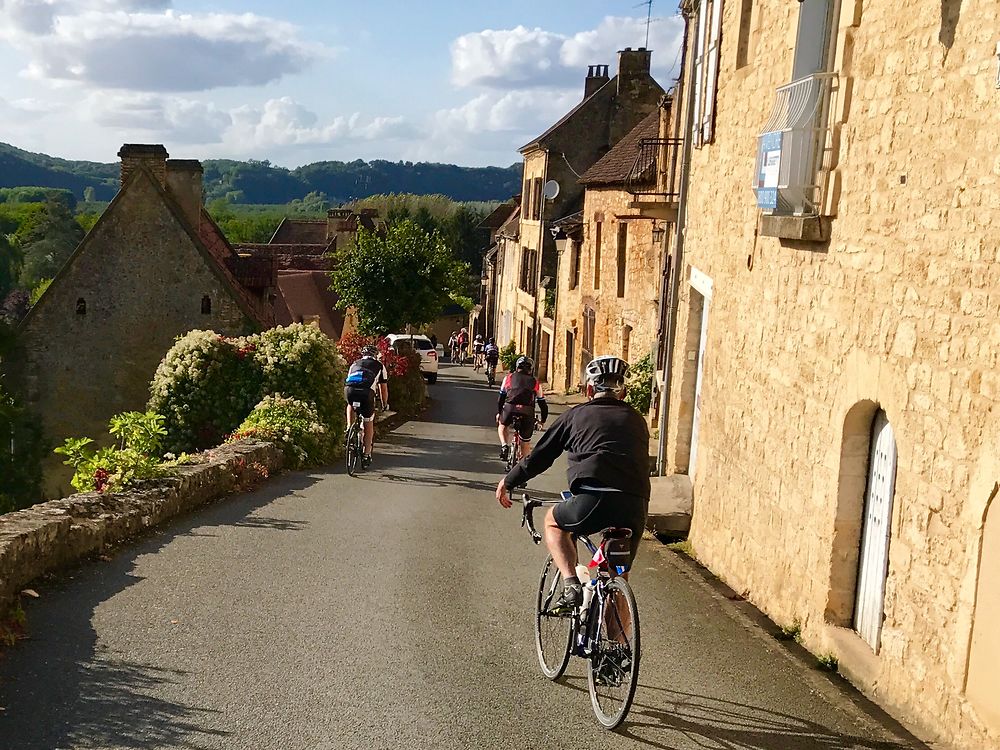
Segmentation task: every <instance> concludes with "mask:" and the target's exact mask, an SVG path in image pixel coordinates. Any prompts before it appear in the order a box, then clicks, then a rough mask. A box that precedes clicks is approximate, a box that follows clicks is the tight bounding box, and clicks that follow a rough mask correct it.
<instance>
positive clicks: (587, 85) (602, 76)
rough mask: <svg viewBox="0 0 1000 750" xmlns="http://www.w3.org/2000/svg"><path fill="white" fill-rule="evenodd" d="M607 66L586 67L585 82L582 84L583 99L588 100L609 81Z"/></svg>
mask: <svg viewBox="0 0 1000 750" xmlns="http://www.w3.org/2000/svg"><path fill="white" fill-rule="evenodd" d="M610 80H611V78H610V77H609V76H608V66H607V65H590V66H588V67H587V80H586V81H585V82H584V84H583V98H584V99H589V98H590V97H591V96H593V94H594V93H595V92H596V91H597V90H598V89H599V88H601V86H603V85H604V84H606V83H607V82H608V81H610Z"/></svg>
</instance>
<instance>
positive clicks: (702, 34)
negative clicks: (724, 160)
mask: <svg viewBox="0 0 1000 750" xmlns="http://www.w3.org/2000/svg"><path fill="white" fill-rule="evenodd" d="M722 2H723V0H701V2H699V3H698V15H697V21H696V22H695V23H696V25H695V32H694V50H693V58H694V59H693V62H694V64H693V65H692V77H693V81H692V83H693V85H694V103H693V106H694V118H693V120H692V122H693V126H692V127H693V129H692V132H691V143H692V144H693V145H694V146H695V147H699V148H700V147H701V146H703V145H704V144H706V143H711V142H712V141H713V140H714V139H715V99H716V90H717V88H718V82H719V53H720V42H721V39H722Z"/></svg>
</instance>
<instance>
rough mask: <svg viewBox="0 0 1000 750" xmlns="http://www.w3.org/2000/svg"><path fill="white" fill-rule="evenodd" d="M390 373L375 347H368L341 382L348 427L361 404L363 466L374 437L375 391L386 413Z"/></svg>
mask: <svg viewBox="0 0 1000 750" xmlns="http://www.w3.org/2000/svg"><path fill="white" fill-rule="evenodd" d="M388 383H389V373H387V372H386V371H385V366H384V365H383V364H382V363H381V362H379V360H378V348H377V347H374V346H371V345H368V346H364V347H362V348H361V357H360V358H359V359H357V360H355V361H354V362H353V363H351V366H350V368H349V369H348V370H347V379H346V380H345V381H344V398H345V399H347V424H350V423H351V421H352V420H353V415H354V407H353V406H351V404H355V403H357V404H360V406H359V408H358V412H359V414H358V416H359V417H360V418H361V421H362V423H363V424H364V428H365V435H364V443H365V448H364V450H365V454H364V456H363V457H362V463H363V464H364V465H365V466H368V465H369V464H371V461H372V440H373V439H374V437H375V424H374V420H375V389H376V388H377V389H378V391H379V395H380V396H381V397H382V408H383V409H384V410H386V411H388V410H389V385H388Z"/></svg>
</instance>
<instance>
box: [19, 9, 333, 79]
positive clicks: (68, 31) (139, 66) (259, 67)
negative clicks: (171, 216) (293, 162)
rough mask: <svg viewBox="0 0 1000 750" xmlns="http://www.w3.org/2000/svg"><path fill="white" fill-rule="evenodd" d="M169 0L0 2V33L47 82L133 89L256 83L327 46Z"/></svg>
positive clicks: (263, 23)
mask: <svg viewBox="0 0 1000 750" xmlns="http://www.w3.org/2000/svg"><path fill="white" fill-rule="evenodd" d="M169 5H170V3H169V1H168V0H72V2H71V1H70V0H0V40H5V41H7V42H8V43H9V44H11V45H12V46H14V47H15V48H17V49H19V50H21V51H22V52H24V53H26V55H27V56H28V65H27V69H26V73H27V74H28V75H29V76H31V77H34V78H39V79H44V80H49V81H75V82H81V83H85V84H88V85H91V86H93V87H98V88H116V89H128V90H137V91H202V90H206V89H211V88H215V87H219V86H239V85H259V84H264V83H268V82H271V81H274V80H277V79H279V78H281V77H282V76H283V75H286V74H289V73H296V72H299V71H301V70H303V69H304V68H305V67H306V66H307V65H309V64H310V63H311V62H312V61H314V60H316V59H317V58H319V57H321V56H323V55H325V54H329V50H327V49H325V48H323V47H321V46H320V45H317V44H313V43H309V42H305V41H303V40H302V39H300V38H299V31H298V29H297V28H296V27H295V26H293V25H292V24H289V23H285V22H282V21H277V20H274V19H271V18H266V17H263V16H258V15H255V14H252V13H244V14H240V15H236V14H228V13H196V14H191V13H178V12H176V11H174V10H171V9H170V8H169Z"/></svg>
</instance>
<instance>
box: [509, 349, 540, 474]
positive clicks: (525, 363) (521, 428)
mask: <svg viewBox="0 0 1000 750" xmlns="http://www.w3.org/2000/svg"><path fill="white" fill-rule="evenodd" d="M534 366H535V364H534V362H532V361H531V360H530V359H529V358H528V357H518V359H517V362H515V363H514V371H513V372H509V373H507V376H506V377H505V378H504V379H503V383H501V385H500V396H499V398H498V399H497V434H498V435H499V436H500V458H501V460H503V461H506V460H507V451H508V450H509V448H508V446H507V443H509V442H510V432H509V429H510V428H511V427H513V428H514V429H515V430H517V433H518V434H519V435H520V436H521V455H520V456H517V458H518V459H521V458H524V457H525V456H527V455H528V454H529V453H530V452H531V435H532V433H533V432H534V431H535V405H536V404H537V405H538V408H539V410H540V411H541V412H542V418H541V420H540V421H539V424H542V425H544V424H545V420H546V419H548V418H549V406H548V404H546V403H545V393H543V392H542V384H541V383H540V382H539V381H538V378H536V377H535V376H534V375H532V370H533V369H534Z"/></svg>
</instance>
